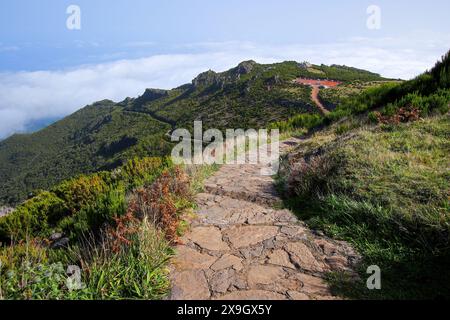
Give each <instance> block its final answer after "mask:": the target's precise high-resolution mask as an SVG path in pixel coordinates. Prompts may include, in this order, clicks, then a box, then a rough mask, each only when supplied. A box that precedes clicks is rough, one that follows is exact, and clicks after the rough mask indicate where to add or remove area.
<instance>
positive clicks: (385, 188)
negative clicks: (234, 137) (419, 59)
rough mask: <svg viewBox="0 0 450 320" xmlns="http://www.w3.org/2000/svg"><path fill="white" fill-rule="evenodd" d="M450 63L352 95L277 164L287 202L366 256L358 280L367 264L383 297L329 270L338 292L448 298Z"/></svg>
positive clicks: (447, 60) (362, 283)
mask: <svg viewBox="0 0 450 320" xmlns="http://www.w3.org/2000/svg"><path fill="white" fill-rule="evenodd" d="M449 66H450V57H449V55H448V54H447V55H446V56H445V57H444V58H443V60H442V61H441V62H439V63H438V64H437V65H436V66H435V67H434V68H433V69H432V70H431V71H429V72H427V73H425V74H423V75H421V76H419V77H417V78H416V79H414V80H411V81H408V82H404V83H398V84H389V85H384V86H382V87H378V88H375V89H368V90H367V91H365V92H364V93H362V94H361V95H359V96H355V97H351V98H349V99H348V100H346V101H344V102H343V103H341V104H340V105H339V106H338V107H337V108H336V109H335V110H334V111H333V112H332V113H331V114H330V115H329V116H328V117H327V118H325V119H323V121H320V120H319V121H318V122H319V123H318V124H319V125H320V126H321V127H318V128H320V130H319V129H317V128H316V129H315V130H314V131H313V133H312V136H311V137H310V138H308V139H305V140H304V142H303V143H301V144H300V145H299V146H298V147H297V151H295V152H293V153H292V154H290V155H289V157H288V158H287V159H286V160H285V162H284V166H283V170H282V171H281V173H280V176H279V181H280V188H282V189H283V190H284V192H285V195H286V204H287V205H288V206H289V207H291V208H293V209H294V210H295V211H296V212H298V215H299V217H300V218H302V219H304V220H306V221H307V222H308V223H309V225H310V226H312V227H314V228H318V229H322V230H324V231H325V232H326V233H327V234H328V235H330V236H332V237H337V238H340V239H344V240H347V241H350V242H351V243H353V244H354V245H355V247H356V248H357V249H358V250H359V251H360V252H361V253H362V255H363V257H364V260H363V263H362V265H361V269H360V272H361V279H366V278H367V276H366V274H365V271H366V268H367V267H368V266H370V265H378V266H379V267H380V268H381V270H382V290H380V291H378V290H375V291H369V290H367V288H366V284H365V281H363V280H361V281H360V282H358V281H357V282H355V281H354V280H353V279H350V278H347V277H346V276H345V275H343V274H331V275H330V279H329V280H330V281H331V283H332V284H333V286H334V289H335V290H337V291H338V292H339V293H340V294H344V295H347V296H349V297H352V298H394V299H407V298H409V299H420V298H425V299H430V298H442V297H447V298H448V297H449V296H450V278H449V274H448V272H447V269H448V264H449V262H450V246H449V245H450V204H449V199H450V198H449V197H450V193H449V192H450V175H449V172H448V168H449V167H450V157H449V155H450V117H449V114H448V112H449V105H450V82H449V78H450V68H449ZM329 123H331V125H328V126H324V125H326V124H329ZM294 124H295V123H293V122H292V121H291V122H289V123H287V124H286V128H292V127H293V125H294ZM316 125H317V123H316Z"/></svg>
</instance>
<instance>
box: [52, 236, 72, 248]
mask: <svg viewBox="0 0 450 320" xmlns="http://www.w3.org/2000/svg"><path fill="white" fill-rule="evenodd" d="M69 241H70V240H69V238H61V239H59V240H56V241H55V242H53V243H52V244H51V246H50V247H51V248H52V249H64V248H67V247H68V246H69Z"/></svg>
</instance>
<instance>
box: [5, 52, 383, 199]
mask: <svg viewBox="0 0 450 320" xmlns="http://www.w3.org/2000/svg"><path fill="white" fill-rule="evenodd" d="M312 68H314V71H313V72H311V71H310V70H308V69H304V68H302V67H301V64H299V63H297V62H294V61H287V62H281V63H275V64H258V63H256V62H255V61H252V60H249V61H243V62H241V63H240V64H238V65H237V66H236V67H234V68H231V69H230V70H227V71H224V72H219V73H217V72H214V71H211V70H209V71H206V72H203V73H201V74H199V75H198V76H197V77H195V78H194V79H193V80H192V82H191V83H188V84H184V85H182V86H179V87H177V88H174V89H171V90H162V89H146V90H145V92H144V93H143V94H142V95H141V96H139V97H137V98H130V97H128V98H126V99H124V100H123V101H121V102H114V101H111V100H109V99H104V100H101V101H97V102H94V103H92V104H90V105H87V106H85V107H84V108H82V109H80V110H78V111H76V112H74V113H73V114H71V115H69V116H67V117H65V118H63V119H61V120H59V121H57V122H55V123H53V124H51V125H50V126H48V127H46V128H43V129H41V130H39V131H37V132H34V133H31V134H16V135H13V136H11V137H10V138H8V139H5V140H3V141H0V179H1V180H2V181H3V183H2V185H1V186H0V203H2V204H8V205H11V204H18V203H20V202H21V201H23V200H24V199H26V198H27V197H28V195H29V194H30V193H32V192H33V191H34V190H37V189H45V188H48V187H50V186H52V185H54V184H55V183H58V182H60V181H62V180H64V179H67V178H70V177H73V176H75V175H78V174H87V173H93V172H96V171H99V170H109V169H113V168H116V167H118V166H120V165H122V164H124V162H125V161H127V160H128V159H131V158H133V157H144V156H163V155H166V154H168V153H169V151H170V150H171V147H172V146H173V145H172V143H171V142H170V141H168V139H167V138H166V137H165V134H166V133H167V132H169V131H170V130H173V129H175V128H176V127H178V128H180V127H182V128H187V129H192V126H193V122H194V121H195V120H201V121H203V124H204V128H205V129H208V128H212V127H214V128H218V129H221V130H224V129H226V128H243V129H247V128H261V127H265V126H267V125H269V124H270V123H273V122H277V121H282V120H287V119H288V118H290V117H292V116H294V115H298V114H311V113H312V114H316V113H318V111H317V109H316V107H315V105H314V102H313V101H311V98H310V96H311V95H310V90H311V89H310V88H309V87H306V86H298V85H296V84H293V83H291V82H292V80H293V79H295V78H297V77H315V78H319V79H323V78H337V79H336V80H340V81H343V82H346V83H350V82H352V81H356V80H357V81H369V80H387V79H384V78H382V77H381V76H380V75H378V74H375V73H371V72H369V71H364V70H359V69H352V68H348V67H332V66H325V65H320V66H318V65H317V66H316V65H312ZM317 70H319V71H320V74H317V73H316V71H317Z"/></svg>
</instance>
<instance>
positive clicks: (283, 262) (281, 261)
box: [268, 250, 295, 269]
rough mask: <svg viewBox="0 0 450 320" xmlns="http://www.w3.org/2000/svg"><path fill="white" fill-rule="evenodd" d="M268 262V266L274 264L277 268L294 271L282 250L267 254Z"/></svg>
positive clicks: (287, 256)
mask: <svg viewBox="0 0 450 320" xmlns="http://www.w3.org/2000/svg"><path fill="white" fill-rule="evenodd" d="M268 262H269V263H270V264H274V265H277V266H282V267H286V268H291V269H295V266H294V265H293V264H292V263H291V260H290V259H289V255H288V254H287V252H286V251H284V250H275V251H274V252H272V253H271V254H269V261H268Z"/></svg>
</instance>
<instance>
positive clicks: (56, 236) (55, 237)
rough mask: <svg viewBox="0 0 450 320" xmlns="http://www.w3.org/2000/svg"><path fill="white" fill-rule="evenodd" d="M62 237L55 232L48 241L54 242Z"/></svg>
mask: <svg viewBox="0 0 450 320" xmlns="http://www.w3.org/2000/svg"><path fill="white" fill-rule="evenodd" d="M62 237H63V234H62V233H59V232H56V233H53V234H52V235H51V236H50V238H49V240H50V241H56V240H59V239H61V238H62Z"/></svg>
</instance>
